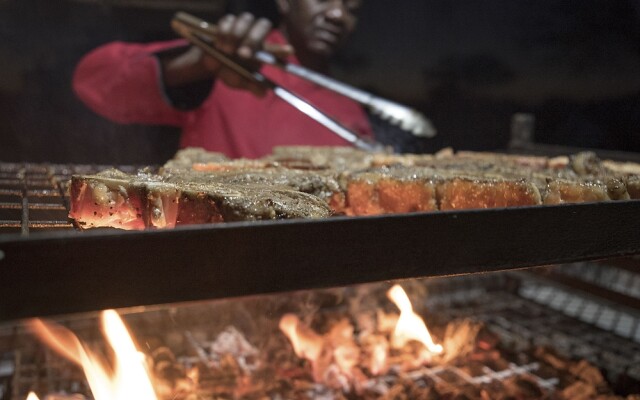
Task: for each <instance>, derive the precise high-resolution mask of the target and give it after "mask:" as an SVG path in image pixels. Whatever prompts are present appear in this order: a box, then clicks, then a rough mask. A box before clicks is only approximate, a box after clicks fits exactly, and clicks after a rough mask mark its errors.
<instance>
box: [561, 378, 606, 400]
mask: <svg viewBox="0 0 640 400" xmlns="http://www.w3.org/2000/svg"><path fill="white" fill-rule="evenodd" d="M596 394H597V392H596V388H595V387H594V386H593V385H590V384H588V383H586V382H581V381H578V382H575V383H574V384H573V385H571V386H569V387H566V388H565V389H564V390H562V392H560V395H561V396H562V398H563V399H567V400H588V399H592V398H594V397H596Z"/></svg>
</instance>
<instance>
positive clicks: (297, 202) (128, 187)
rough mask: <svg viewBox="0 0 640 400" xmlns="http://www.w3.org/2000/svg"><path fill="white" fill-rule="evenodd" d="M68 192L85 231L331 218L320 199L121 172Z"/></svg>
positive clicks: (81, 179)
mask: <svg viewBox="0 0 640 400" xmlns="http://www.w3.org/2000/svg"><path fill="white" fill-rule="evenodd" d="M70 191H71V204H72V206H71V213H70V216H71V218H74V219H75V220H76V221H78V222H79V224H80V226H81V227H83V228H92V227H105V226H106V227H115V228H121V229H145V228H151V227H153V228H165V227H174V226H178V225H188V224H199V223H215V222H230V221H251V220H267V219H288V218H325V217H328V216H329V215H330V214H331V211H330V209H329V207H328V206H327V204H326V203H325V202H323V201H322V200H320V199H319V198H318V197H316V196H312V195H309V194H306V193H302V192H299V191H296V190H291V189H289V188H286V187H280V186H267V185H255V184H250V183H249V184H242V185H239V184H235V185H234V184H224V183H217V182H188V181H184V180H183V181H177V180H174V181H171V180H167V179H165V178H163V177H162V176H159V175H153V174H146V173H138V174H137V175H128V174H125V173H123V172H120V171H117V170H108V171H104V172H102V173H99V174H96V175H89V176H74V177H73V178H72V182H71V188H70Z"/></svg>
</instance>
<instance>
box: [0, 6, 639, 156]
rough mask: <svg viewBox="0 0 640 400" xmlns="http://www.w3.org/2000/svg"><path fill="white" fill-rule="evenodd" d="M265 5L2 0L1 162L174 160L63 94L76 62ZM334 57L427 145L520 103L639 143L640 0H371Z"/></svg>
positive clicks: (477, 135)
mask: <svg viewBox="0 0 640 400" xmlns="http://www.w3.org/2000/svg"><path fill="white" fill-rule="evenodd" d="M268 2H270V0H253V1H251V0H244V1H240V0H235V1H234V0H232V3H231V4H226V2H225V1H216V0H76V1H72V0H0V161H35V162H56V163H64V162H73V163H101V164H104V163H114V164H132V163H135V164H140V163H161V162H163V161H164V160H166V159H168V158H170V157H171V155H172V154H173V153H174V151H175V150H176V149H177V146H178V137H179V132H178V131H177V130H175V129H173V128H167V127H150V126H123V125H117V124H114V123H111V122H109V121H106V120H104V119H102V118H101V117H99V116H97V115H95V114H93V113H92V112H91V111H89V110H88V109H86V108H85V107H84V106H83V105H82V103H80V102H79V101H78V100H77V99H76V98H75V96H74V94H73V92H72V91H71V87H70V81H71V76H72V72H73V68H74V66H75V65H76V63H77V62H78V60H79V59H80V57H82V55H83V54H85V53H86V52H88V51H89V50H91V49H92V48H94V47H96V46H98V45H100V44H103V43H107V42H109V41H113V40H126V41H143V42H146V41H153V40H163V39H171V38H174V35H173V34H172V32H171V31H170V29H169V26H168V22H169V20H170V18H171V16H172V14H173V13H174V12H175V11H176V10H179V9H184V10H187V11H191V12H193V13H195V14H197V15H198V16H200V17H202V18H205V19H210V20H216V19H217V18H218V17H219V16H220V15H221V13H222V12H223V11H224V10H225V9H229V8H231V9H233V10H241V9H244V8H246V7H247V6H251V4H252V3H255V4H258V5H260V4H261V5H262V6H261V7H259V8H260V10H257V11H260V12H264V11H266V10H264V4H267V3H268ZM255 4H254V5H255ZM335 67H336V68H335V74H336V76H337V77H339V78H340V79H343V80H345V81H347V82H350V83H352V84H355V85H358V86H360V87H363V88H365V89H367V90H371V91H373V92H375V93H377V94H380V95H383V96H386V97H389V98H392V99H394V100H397V101H400V102H403V103H406V104H409V105H411V106H413V107H416V108H418V109H419V110H421V111H422V112H424V113H425V114H426V115H427V116H429V117H430V118H431V119H432V121H433V122H434V124H435V126H436V127H437V128H438V131H439V135H438V136H437V138H435V139H433V140H432V141H431V142H430V143H429V147H430V150H436V149H438V148H441V147H443V146H452V147H454V148H456V149H474V150H491V149H500V148H504V147H506V145H507V143H508V140H509V129H510V128H509V126H510V121H511V117H512V115H513V114H514V113H516V112H527V113H532V114H533V115H535V117H536V131H535V132H536V133H535V140H536V141H538V142H544V143H552V144H562V145H571V146H579V147H591V148H603V149H617V150H626V151H640V0H565V1H562V0H537V1H525V0H485V1H478V0H402V1H388V0H366V1H365V5H364V7H363V9H362V14H361V20H360V26H359V30H358V31H357V33H356V35H355V36H354V37H353V40H352V41H351V43H350V45H349V46H348V48H347V49H345V51H344V52H343V53H342V54H341V55H340V57H339V58H338V59H337V60H336V65H335Z"/></svg>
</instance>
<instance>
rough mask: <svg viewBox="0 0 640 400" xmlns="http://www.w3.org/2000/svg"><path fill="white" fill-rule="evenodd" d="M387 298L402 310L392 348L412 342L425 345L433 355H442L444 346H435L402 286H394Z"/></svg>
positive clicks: (392, 339)
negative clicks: (415, 341)
mask: <svg viewBox="0 0 640 400" xmlns="http://www.w3.org/2000/svg"><path fill="white" fill-rule="evenodd" d="M387 296H388V297H389V299H390V300H391V301H393V302H394V303H395V305H396V306H397V307H398V308H399V309H400V318H398V323H397V324H396V327H395V329H394V331H393V335H392V336H391V346H392V347H393V348H396V349H398V348H402V347H403V346H404V345H405V344H406V343H407V342H409V341H410V340H417V341H418V342H420V343H422V344H424V345H425V346H426V348H427V350H429V351H430V352H431V353H435V354H440V353H442V346H441V345H439V344H435V343H434V342H433V339H432V338H431V335H430V334H429V329H427V325H425V323H424V320H423V319H422V318H421V317H420V316H419V315H418V314H416V313H415V312H414V311H413V306H412V305H411V301H410V300H409V297H408V296H407V294H406V293H405V291H404V290H403V289H402V287H401V286H400V285H394V286H393V287H392V288H391V289H389V291H388V292H387Z"/></svg>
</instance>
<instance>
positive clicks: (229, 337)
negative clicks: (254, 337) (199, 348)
mask: <svg viewBox="0 0 640 400" xmlns="http://www.w3.org/2000/svg"><path fill="white" fill-rule="evenodd" d="M210 350H211V353H212V354H213V355H215V358H220V357H221V356H224V355H230V356H232V358H234V360H236V361H238V362H239V364H240V366H241V367H242V368H243V369H247V368H248V367H249V366H250V365H251V364H253V363H255V362H256V361H257V356H258V349H256V348H255V347H253V346H252V345H251V343H249V342H248V341H247V339H246V338H245V337H244V335H243V334H242V333H240V332H239V331H238V330H237V329H236V328H234V327H232V326H231V327H227V328H226V329H225V330H224V331H222V332H221V333H220V334H219V335H218V337H216V340H215V341H214V342H213V343H212V344H211V347H210Z"/></svg>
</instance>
